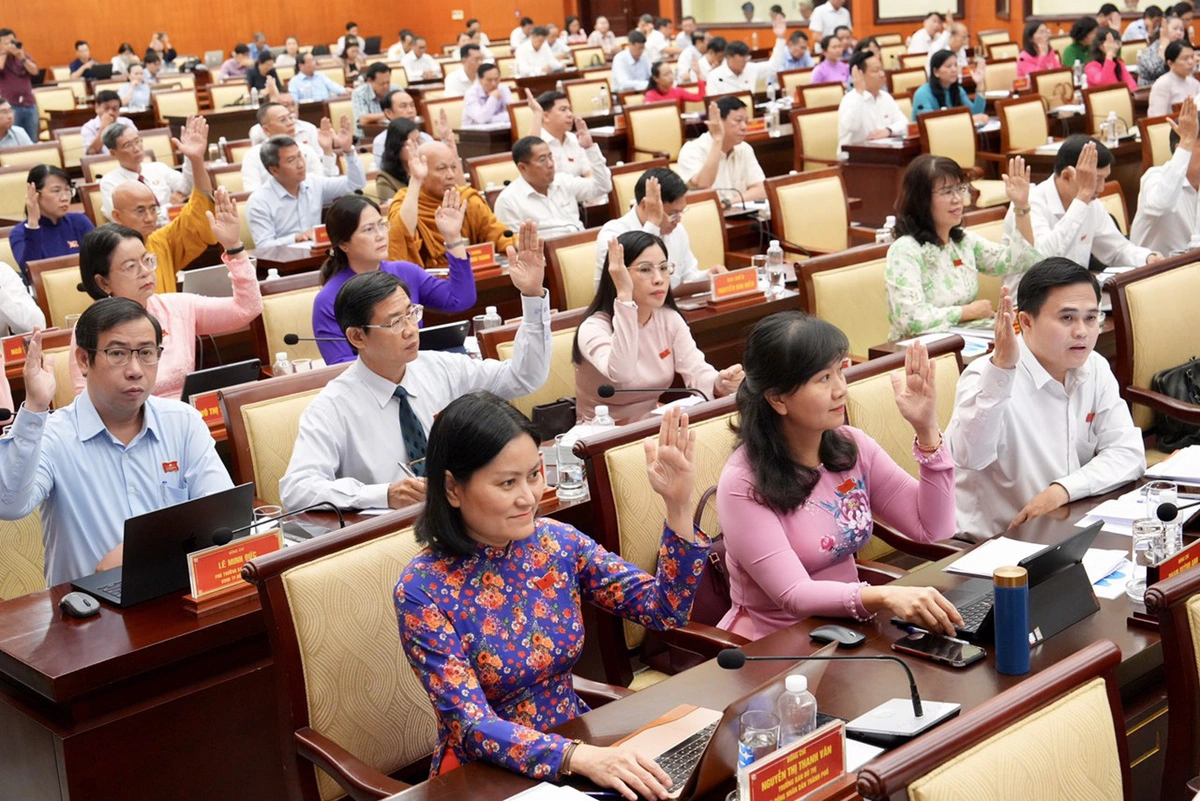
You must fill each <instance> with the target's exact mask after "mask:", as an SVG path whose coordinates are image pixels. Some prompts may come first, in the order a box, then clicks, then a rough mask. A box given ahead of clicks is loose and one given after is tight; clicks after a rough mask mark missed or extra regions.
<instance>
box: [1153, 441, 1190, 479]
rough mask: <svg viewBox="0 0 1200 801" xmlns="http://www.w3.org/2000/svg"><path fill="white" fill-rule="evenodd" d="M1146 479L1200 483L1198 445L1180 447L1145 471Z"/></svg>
mask: <svg viewBox="0 0 1200 801" xmlns="http://www.w3.org/2000/svg"><path fill="white" fill-rule="evenodd" d="M1146 478H1147V479H1148V480H1154V479H1159V478H1161V479H1166V480H1167V481H1175V482H1177V483H1180V484H1200V445H1189V446H1187V447H1186V448H1181V449H1180V450H1177V451H1175V452H1174V453H1173V454H1171V455H1170V456H1168V457H1167V458H1166V459H1163V460H1162V461H1161V462H1159V463H1158V464H1156V465H1154V466H1153V467H1151V468H1150V469H1149V470H1147V471H1146Z"/></svg>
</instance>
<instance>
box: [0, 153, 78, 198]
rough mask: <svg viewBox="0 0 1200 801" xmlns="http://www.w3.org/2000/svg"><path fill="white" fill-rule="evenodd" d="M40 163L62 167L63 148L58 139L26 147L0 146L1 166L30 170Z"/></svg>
mask: <svg viewBox="0 0 1200 801" xmlns="http://www.w3.org/2000/svg"><path fill="white" fill-rule="evenodd" d="M39 164H53V165H54V166H55V167H62V165H63V157H62V150H60V149H59V146H58V142H57V141H50V142H38V143H36V144H33V145H25V146H24V147H5V148H0V167H24V168H25V169H26V170H28V169H30V168H31V167H36V166H37V165H39ZM22 200H23V198H22Z"/></svg>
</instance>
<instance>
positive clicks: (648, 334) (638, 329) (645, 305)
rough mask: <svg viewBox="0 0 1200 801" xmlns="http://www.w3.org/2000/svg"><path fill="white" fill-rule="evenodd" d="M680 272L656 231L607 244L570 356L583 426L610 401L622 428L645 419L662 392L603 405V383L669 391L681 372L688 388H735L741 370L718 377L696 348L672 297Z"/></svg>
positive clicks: (715, 391)
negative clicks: (604, 265)
mask: <svg viewBox="0 0 1200 801" xmlns="http://www.w3.org/2000/svg"><path fill="white" fill-rule="evenodd" d="M674 271H675V265H674V264H672V263H671V262H669V261H667V248H666V246H665V245H664V244H663V241H662V240H661V239H659V238H658V237H657V236H655V235H654V234H648V233H646V232H645V231H629V232H626V233H624V234H621V235H620V236H618V237H617V238H616V239H613V240H611V241H610V242H609V243H608V269H607V270H606V271H605V272H604V274H603V275H602V276H601V277H600V287H599V288H598V289H597V290H596V297H595V298H593V299H592V303H591V305H590V306H588V307H587V310H586V311H585V312H584V315H583V322H581V323H580V324H579V329H578V330H577V331H576V333H575V345H574V350H573V352H572V355H571V358H572V360H573V361H574V362H575V416H576V418H577V419H578V420H579V422H587V421H589V420H591V419H592V418H593V417H595V414H596V404H598V403H605V404H607V405H608V409H609V414H610V415H611V416H612V418H613V419H614V420H616V421H617V422H618V423H620V424H625V423H632V422H635V421H637V420H641V419H642V418H644V417H646V416H647V415H648V414H650V412H651V411H652V410H653V409H654V408H655V406H656V405H657V402H658V396H659V393H657V392H621V393H618V394H616V395H614V396H613V397H612V398H608V399H605V400H601V399H600V394H599V389H600V387H601V385H604V384H611V385H612V386H613V387H614V388H616V389H637V388H640V387H669V386H671V383H672V382H673V381H674V380H675V374H676V373H678V374H679V375H681V376H683V381H684V384H685V386H688V387H691V388H693V389H698V390H700V391H701V392H703V393H704V394H705V395H706V396H707V397H709V398H714V397H721V396H723V395H729V394H731V393H733V392H734V391H736V390H737V388H738V384H740V383H741V381H742V375H743V374H742V366H741V365H740V364H735V365H733V366H732V367H727V368H725V369H724V370H721V371H720V372H718V371H717V369H716V368H715V367H713V366H712V365H711V364H709V363H708V362H707V361H706V360H705V358H704V354H703V353H701V352H700V350H699V349H698V348H697V347H696V341H695V340H694V339H692V333H691V331H690V330H689V329H688V325H687V322H686V321H685V320H684V319H683V315H682V314H680V313H679V308H678V307H677V306H676V305H675V298H674V297H673V296H672V295H671V274H672V273H673V272H674Z"/></svg>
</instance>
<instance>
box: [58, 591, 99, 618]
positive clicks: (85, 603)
mask: <svg viewBox="0 0 1200 801" xmlns="http://www.w3.org/2000/svg"><path fill="white" fill-rule="evenodd" d="M58 608H59V609H61V610H63V611H64V612H66V613H67V614H68V615H70V616H71V617H92V616H93V615H98V614H100V602H99V601H97V600H96V599H95V598H93V597H92V596H90V595H88V594H87V593H84V592H68V593H67V594H66V595H64V596H63V597H62V600H61V601H59V602H58Z"/></svg>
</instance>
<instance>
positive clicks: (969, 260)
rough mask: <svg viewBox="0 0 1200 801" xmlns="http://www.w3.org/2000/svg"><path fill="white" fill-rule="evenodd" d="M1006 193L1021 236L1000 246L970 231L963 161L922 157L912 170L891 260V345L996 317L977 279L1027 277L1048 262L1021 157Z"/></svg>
mask: <svg viewBox="0 0 1200 801" xmlns="http://www.w3.org/2000/svg"><path fill="white" fill-rule="evenodd" d="M1004 189H1005V191H1006V193H1007V194H1008V199H1009V201H1010V203H1011V209H1012V210H1010V212H1009V214H1013V213H1014V212H1016V216H1015V218H1014V219H1015V221H1016V222H1015V225H1016V231H1017V232H1019V234H1020V235H1019V236H1013V237H1009V238H1008V243H1007V244H999V243H996V242H992V241H990V240H987V239H984V238H983V237H982V236H980V235H978V234H976V233H973V232H971V231H965V230H963V227H962V215H963V207H964V206H965V205H966V201H967V197H968V196H969V195H970V190H971V185H970V184H969V183H967V178H966V176H965V175H964V174H963V171H962V168H961V167H959V166H958V163H957V162H956V161H954V160H953V159H948V158H945V157H943V156H933V155H923V156H918V157H917V158H916V159H915V160H914V161H913V162H912V163H911V164H910V165H909V166H908V170H907V171H906V172H905V173H904V184H903V186H902V187H901V189H900V197H899V199H898V200H897V202H896V208H897V211H898V214H897V215H896V231H895V233H896V236H897V239H896V241H895V242H893V243H892V246H891V247H890V248H888V254H887V268H886V276H887V294H888V322H889V323H890V324H891V328H890V330H889V332H888V338H889V339H900V338H902V337H910V336H914V335H916V334H922V333H924V332H926V331H939V330H942V331H944V330H945V329H946V328H948V327H950V326H952V325H958V324H959V323H965V322H969V321H971V320H979V319H984V318H988V317H991V316H992V314H994V312H995V310H994V309H993V308H992V302H991V301H990V300H987V299H986V298H980V297H978V296H979V276H978V275H977V273H987V274H989V275H1008V274H1010V273H1021V272H1024V271H1025V270H1028V269H1029V268H1030V267H1032V266H1033V265H1034V264H1035V263H1036V262H1038V261H1039V260H1040V259H1041V258H1042V257H1041V255H1040V254H1039V252H1038V250H1035V249H1034V247H1033V243H1034V241H1035V240H1034V228H1033V226H1032V225H1031V224H1030V220H1029V169H1028V168H1026V166H1025V161H1024V159H1022V158H1021V157H1020V156H1018V157H1016V158H1013V159H1010V160H1009V162H1008V173H1007V174H1006V175H1005V176H1004Z"/></svg>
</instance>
